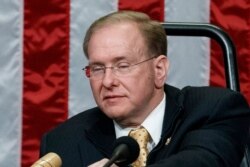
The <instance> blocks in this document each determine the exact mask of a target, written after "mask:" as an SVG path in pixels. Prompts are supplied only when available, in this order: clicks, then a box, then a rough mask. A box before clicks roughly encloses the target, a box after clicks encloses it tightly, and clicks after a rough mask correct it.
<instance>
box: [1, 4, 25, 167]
mask: <svg viewBox="0 0 250 167" xmlns="http://www.w3.org/2000/svg"><path fill="white" fill-rule="evenodd" d="M22 20H23V1H22V0H21V1H20V0H11V1H0V34H1V38H0V50H1V56H0V77H1V79H0V99H1V100H0V113H1V117H0V122H1V125H0V166H1V167H9V166H13V167H17V166H20V150H21V148H20V147H21V145H20V142H21V127H22V126H21V122H22V121H21V120H22V73H23V70H22V26H23V21H22Z"/></svg>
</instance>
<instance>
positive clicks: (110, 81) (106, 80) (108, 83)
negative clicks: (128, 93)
mask: <svg viewBox="0 0 250 167" xmlns="http://www.w3.org/2000/svg"><path fill="white" fill-rule="evenodd" d="M103 75H104V76H103V80H102V83H103V86H104V87H106V88H111V87H113V86H117V85H118V83H119V81H118V79H117V77H116V76H115V74H114V72H113V68H106V69H105V73H104V74H103Z"/></svg>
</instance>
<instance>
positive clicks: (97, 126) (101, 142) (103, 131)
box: [80, 113, 116, 158]
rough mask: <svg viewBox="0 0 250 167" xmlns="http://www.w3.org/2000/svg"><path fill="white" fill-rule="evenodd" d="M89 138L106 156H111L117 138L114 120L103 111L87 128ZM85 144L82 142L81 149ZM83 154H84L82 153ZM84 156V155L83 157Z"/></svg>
mask: <svg viewBox="0 0 250 167" xmlns="http://www.w3.org/2000/svg"><path fill="white" fill-rule="evenodd" d="M85 134H86V137H87V139H88V140H89V141H90V142H91V143H93V145H94V146H95V147H96V148H97V149H98V150H99V151H100V152H101V153H102V154H103V155H104V156H105V157H111V154H112V149H113V143H114V141H115V140H116V136H115V130H114V125H113V121H112V120H111V119H109V118H108V117H106V116H105V115H104V114H102V113H101V116H100V117H99V118H98V120H97V121H96V123H94V124H93V125H92V126H90V127H88V128H87V129H86V130H85ZM82 147H83V145H82V144H80V151H81V150H82V149H84V148H82ZM82 155H83V154H82ZM82 158H84V157H82Z"/></svg>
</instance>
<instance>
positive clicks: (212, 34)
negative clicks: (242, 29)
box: [162, 22, 240, 91]
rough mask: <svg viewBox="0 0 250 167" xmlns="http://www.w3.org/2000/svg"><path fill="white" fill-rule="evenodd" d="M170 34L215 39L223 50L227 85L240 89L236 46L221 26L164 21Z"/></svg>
mask: <svg viewBox="0 0 250 167" xmlns="http://www.w3.org/2000/svg"><path fill="white" fill-rule="evenodd" d="M162 25H163V27H164V29H165V31H166V33H167V35H168V36H196V37H197V36H200V37H202V36H203V37H209V38H212V39H214V40H215V41H216V42H218V44H219V45H220V46H221V48H222V51H223V58H224V65H225V77H226V86H227V88H230V89H232V90H235V91H240V85H239V78H238V68H237V61H236V50H235V46H234V44H233V42H232V40H231V38H230V37H229V35H228V34H227V33H226V32H225V31H223V30H222V29H221V28H219V27H217V26H215V25H212V24H206V23H188V22H187V23H180V22H166V23H162Z"/></svg>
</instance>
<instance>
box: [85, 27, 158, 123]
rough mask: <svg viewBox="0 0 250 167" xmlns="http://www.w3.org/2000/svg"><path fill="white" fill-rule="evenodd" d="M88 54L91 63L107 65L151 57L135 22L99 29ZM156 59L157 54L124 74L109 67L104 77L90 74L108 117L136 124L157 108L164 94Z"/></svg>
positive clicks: (97, 96)
mask: <svg viewBox="0 0 250 167" xmlns="http://www.w3.org/2000/svg"><path fill="white" fill-rule="evenodd" d="M88 55H89V64H90V65H103V66H106V67H111V66H112V67H113V66H116V65H117V64H122V63H125V64H131V65H132V64H136V63H138V62H141V61H144V60H146V59H148V58H149V55H148V54H147V49H146V45H145V43H144V39H143V37H142V36H141V33H140V32H139V31H138V29H137V27H136V26H135V25H134V24H131V23H120V24H116V25H110V26H106V27H103V28H101V29H99V30H98V31H96V32H95V33H94V34H93V36H92V37H91V39H90V41H89V47H88ZM153 56H157V55H153ZM155 61H157V58H156V59H152V60H149V61H147V62H144V63H142V64H140V65H137V66H134V67H133V68H132V70H131V71H130V72H129V73H128V74H126V75H124V76H122V75H120V76H117V75H116V74H114V73H113V71H112V69H110V68H107V69H106V71H105V74H104V76H103V78H101V79H98V80H96V79H93V78H90V85H91V88H92V92H93V95H94V98H95V100H96V103H97V105H98V106H99V107H100V108H101V109H102V111H103V112H104V113H105V114H106V115H107V116H108V117H110V118H112V119H114V120H116V121H117V122H118V123H120V124H121V125H124V126H133V125H137V124H140V123H142V122H143V120H144V119H145V117H146V116H147V115H148V114H149V113H150V112H151V111H152V110H153V109H154V108H155V106H156V105H157V104H158V102H159V100H160V99H161V98H162V95H163V94H162V89H161V91H159V88H158V86H157V85H156V84H157V83H158V81H156V80H157V77H155V75H157V74H156V70H155V69H156V67H155V66H156V65H155ZM160 92H161V93H160Z"/></svg>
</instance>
